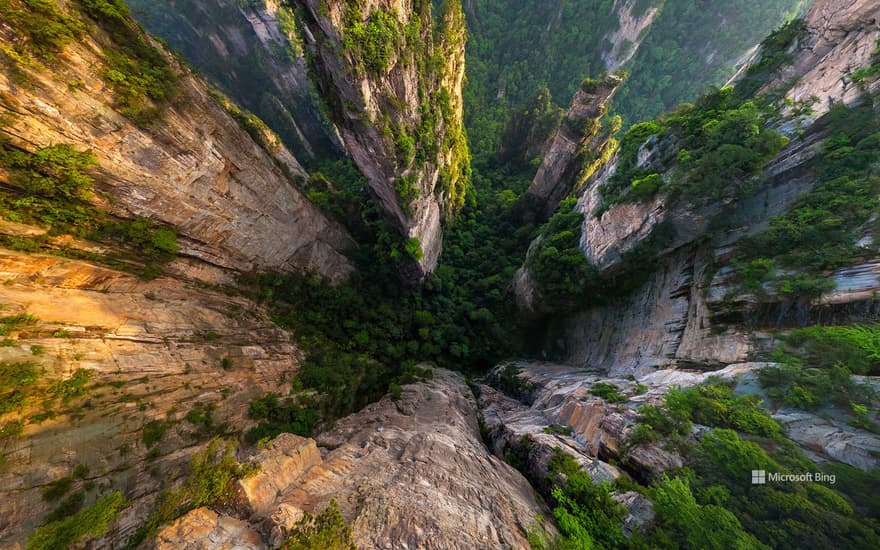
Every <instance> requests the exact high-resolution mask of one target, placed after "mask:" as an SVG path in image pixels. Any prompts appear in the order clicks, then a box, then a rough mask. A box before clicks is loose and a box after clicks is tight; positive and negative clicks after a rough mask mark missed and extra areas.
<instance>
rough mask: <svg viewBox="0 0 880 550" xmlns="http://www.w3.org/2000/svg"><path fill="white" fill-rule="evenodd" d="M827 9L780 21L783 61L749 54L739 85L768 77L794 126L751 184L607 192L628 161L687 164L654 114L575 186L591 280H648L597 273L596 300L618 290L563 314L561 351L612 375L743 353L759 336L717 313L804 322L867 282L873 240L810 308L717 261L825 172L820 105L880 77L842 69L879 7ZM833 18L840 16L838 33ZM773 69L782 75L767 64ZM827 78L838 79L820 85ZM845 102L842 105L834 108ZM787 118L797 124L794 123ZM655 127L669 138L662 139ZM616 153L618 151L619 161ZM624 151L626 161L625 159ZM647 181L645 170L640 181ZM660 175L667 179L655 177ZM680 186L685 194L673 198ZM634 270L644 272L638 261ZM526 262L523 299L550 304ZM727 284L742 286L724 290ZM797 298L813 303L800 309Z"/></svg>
mask: <svg viewBox="0 0 880 550" xmlns="http://www.w3.org/2000/svg"><path fill="white" fill-rule="evenodd" d="M828 13H832V10H830V8H829V7H828V6H826V5H825V3H822V2H820V3H817V5H816V6H815V7H814V8H813V10H812V11H811V12H810V13H809V15H808V16H807V18H806V21H807V27H806V29H807V30H806V31H805V32H804V33H803V34H800V33H795V35H791V33H790V32H789V34H788V35H786V36H788V40H783V41H782V43H778V44H776V47H777V48H779V49H781V50H782V51H783V52H784V51H794V52H795V53H794V54H793V57H792V58H791V61H790V62H788V63H778V62H776V68H775V69H774V68H773V67H772V66H771V65H770V64H769V63H763V62H759V63H756V64H755V65H753V66H754V67H755V69H753V70H752V71H751V73H750V74H749V76H744V80H743V81H742V83H741V86H742V87H743V88H745V89H749V88H755V87H756V83H757V82H761V86H763V89H764V90H771V89H772V90H773V91H774V93H775V94H777V97H779V96H782V97H783V99H781V100H778V101H779V102H780V104H782V106H783V109H784V111H783V116H784V117H785V118H784V119H782V120H775V121H774V122H773V124H774V125H775V127H778V128H780V129H781V130H782V131H785V132H787V133H790V134H791V140H790V141H789V142H788V144H787V146H785V147H784V148H782V149H781V150H780V151H779V153H778V154H777V155H775V157H774V158H773V159H770V160H769V161H767V162H766V164H765V165H764V166H763V167H762V168H761V169H760V170H759V171H758V172H757V174H756V177H757V178H758V179H759V181H760V184H759V185H758V186H757V187H749V188H748V189H747V190H746V191H744V192H743V193H745V194H739V195H738V194H736V191H735V190H734V189H733V188H734V187H735V186H736V185H737V184H736V183H735V180H734V179H731V180H730V181H731V183H730V184H728V187H727V189H726V190H725V191H722V195H721V196H717V197H712V198H709V197H708V196H706V195H700V194H699V193H700V192H699V191H697V190H695V189H690V190H689V191H673V192H669V191H662V190H661V191H659V192H657V191H656V190H655V189H650V190H649V191H648V194H645V195H642V194H641V193H635V192H633V193H632V194H630V195H629V198H624V199H613V198H612V199H611V200H609V196H611V197H614V196H615V195H613V192H612V191H610V189H612V188H613V186H614V185H620V184H619V183H616V181H619V178H618V180H615V174H616V172H623V171H624V170H627V172H626V173H627V174H630V173H634V174H636V175H635V176H632V179H633V180H634V181H636V182H637V183H639V184H641V182H644V181H647V180H646V179H645V178H654V177H656V176H651V174H657V173H659V174H660V175H661V177H662V180H663V181H673V179H671V178H681V177H682V175H681V173H674V172H673V169H674V168H675V161H674V160H670V159H674V158H675V155H678V154H679V153H678V151H677V149H678V148H680V147H682V145H681V144H677V143H675V141H674V139H675V138H674V137H673V138H671V139H670V138H669V137H668V136H669V134H658V133H655V132H657V129H658V127H657V126H651V125H644V126H641V127H636V128H634V129H633V130H632V131H631V132H630V133H629V134H628V136H627V137H625V138H624V144H623V146H622V149H621V152H620V153H619V154H618V155H615V156H614V158H613V159H612V160H611V161H610V162H609V163H608V164H607V165H606V166H605V167H604V168H603V169H602V170H600V171H599V172H598V173H597V174H596V175H595V176H594V177H593V178H592V179H591V180H590V181H589V182H588V183H587V185H586V186H585V187H584V189H583V191H582V192H581V193H580V195H579V199H578V201H577V205H576V206H575V208H574V209H575V211H577V212H579V213H581V215H582V216H583V217H582V220H583V222H582V223H581V224H578V225H579V227H578V228H577V229H578V230H579V232H580V238H579V242H578V246H579V248H580V249H581V251H582V254H583V255H584V257H585V258H586V260H587V263H588V264H589V265H591V266H593V268H592V269H595V270H596V272H597V274H598V276H599V277H600V279H603V278H604V279H606V280H610V279H609V278H612V277H613V278H615V279H616V280H617V281H618V283H617V284H618V285H619V284H620V282H621V279H623V280H625V279H626V273H627V272H629V273H630V274H631V275H635V276H636V280H637V281H641V280H644V281H646V283H645V284H644V285H641V284H639V285H638V286H637V287H636V288H634V289H633V290H634V291H633V292H632V293H630V294H629V295H628V296H625V297H623V298H621V299H620V300H616V299H614V298H613V292H612V293H611V294H610V295H608V296H606V297H603V296H602V294H603V293H605V294H608V293H609V291H610V290H611V288H610V287H609V285H608V284H606V283H599V286H597V287H595V288H594V291H593V292H594V295H593V301H594V302H595V301H598V302H601V301H603V299H606V298H607V300H610V301H612V302H613V303H611V304H609V305H607V306H600V307H597V308H588V309H586V310H584V311H583V312H582V313H579V314H578V315H577V316H576V318H575V319H574V320H572V321H571V322H567V323H564V326H565V327H567V328H565V329H563V332H564V333H565V334H567V337H566V341H567V351H566V354H567V357H568V358H569V360H571V361H575V362H577V363H579V364H589V365H592V366H596V367H602V368H611V369H613V370H614V372H616V373H621V374H625V373H627V372H630V371H639V370H640V369H641V368H642V367H654V366H662V365H667V364H676V363H684V364H688V363H697V364H726V363H732V362H738V361H744V360H746V358H747V357H748V356H749V354H750V353H751V352H753V351H757V350H761V349H763V347H762V344H760V339H759V340H755V338H754V337H750V336H749V333H750V332H751V331H753V330H754V329H755V328H757V327H752V328H751V329H750V330H745V331H744V330H743V328H744V327H738V324H737V323H735V322H734V323H731V322H729V321H725V320H724V319H729V320H731V321H732V320H735V319H738V320H740V321H748V322H749V323H757V325H758V326H759V327H760V326H762V324H764V323H773V322H777V323H778V322H780V321H783V320H786V319H787V321H785V322H796V317H797V316H798V315H800V316H801V318H802V319H801V321H800V322H805V321H806V319H811V318H818V316H819V315H820V313H819V311H825V310H827V311H831V310H834V309H835V307H834V306H833V304H846V303H849V302H859V301H861V300H863V299H864V297H865V296H866V295H868V294H870V293H871V292H872V289H873V288H875V287H876V281H874V280H873V279H872V278H871V277H870V276H864V273H865V272H866V270H868V272H869V271H870V266H871V265H873V264H872V262H873V261H874V259H875V258H873V256H871V254H870V251H865V254H866V257H865V258H864V259H865V260H866V261H865V262H864V263H861V264H860V265H853V266H844V265H842V266H839V267H840V269H839V270H838V271H834V270H833V269H832V270H828V271H826V272H825V273H824V277H827V278H828V280H829V281H831V282H832V283H831V286H832V287H833V288H834V290H832V291H830V292H828V293H827V294H825V295H824V296H823V297H822V298H821V299H818V300H815V301H813V306H812V307H811V306H810V305H809V303H810V300H808V301H807V304H806V305H805V304H804V302H803V301H802V300H801V301H800V302H798V300H797V299H796V298H797V292H796V291H795V296H792V295H791V294H790V293H788V294H787V293H786V291H785V290H784V289H783V290H779V289H780V288H781V287H778V286H777V287H776V290H775V291H774V290H772V289H771V288H770V286H769V285H765V288H764V292H762V293H760V294H757V295H756V294H754V293H748V292H746V293H743V289H742V287H741V286H738V283H737V277H736V273H734V272H732V271H731V269H730V267H725V266H729V264H730V263H731V261H732V260H734V259H735V255H736V251H737V249H736V243H737V240H740V239H743V237H745V236H749V235H757V234H760V233H761V232H762V231H764V230H765V229H766V228H767V227H768V223H769V221H770V220H771V219H772V218H774V217H776V216H780V215H783V214H785V213H786V212H787V211H788V210H789V209H790V208H791V207H792V206H793V205H795V204H796V201H797V200H798V198H799V197H801V196H804V195H805V194H806V193H808V192H810V191H811V190H812V189H814V188H815V187H816V186H817V185H818V184H819V179H820V175H821V174H823V173H824V171H827V170H826V169H825V168H823V166H824V164H823V163H824V161H823V159H825V158H826V156H827V151H828V145H826V144H825V141H824V140H825V139H826V138H827V137H828V132H829V127H831V128H838V126H837V125H835V123H834V122H833V120H829V119H828V118H827V117H826V118H819V117H820V115H821V114H823V113H825V112H827V111H828V105H830V104H832V103H834V102H839V101H845V100H847V99H850V100H854V99H855V98H858V97H862V98H865V97H868V96H864V95H862V94H857V93H856V92H855V91H854V90H864V89H865V86H867V87H868V88H872V87H876V85H877V84H876V82H875V81H871V80H869V81H866V82H863V83H862V84H861V85H858V84H855V83H853V84H847V82H852V76H851V75H852V73H854V72H855V69H856V68H858V67H864V66H870V65H871V63H872V61H871V52H872V51H873V50H874V47H875V46H874V44H875V42H876V40H877V37H878V30H877V28H876V27H875V26H873V24H871V23H870V22H871V21H873V20H875V18H876V16H877V8H876V6H873V5H869V4H857V5H852V6H849V7H848V9H846V10H842V9H840V10H836V11H833V13H834V14H835V15H834V17H831V18H830V19H829V18H828V16H827V14H828ZM866 23H867V24H866ZM828 29H836V32H830V31H829V30H828ZM843 29H845V30H843ZM780 36H781V35H780ZM769 45H770V43H768V45H766V46H765V52H764V55H765V57H764V58H763V59H771V60H776V59H778V57H774V56H776V55H777V54H776V53H774V52H769V51H766V50H767V48H769ZM789 48H792V49H793V50H791V49H789ZM817 52H818V53H817ZM786 59H788V58H786ZM835 61H836V62H835ZM771 69H772V71H771ZM818 73H821V74H822V77H821V79H820V82H816V81H815V80H810V79H807V78H806V76H805V75H812V76H810V78H811V79H812V78H813V77H814V76H815V75H816V74H818ZM777 74H778V75H780V76H778V77H777V76H775V75H777ZM835 75H836V76H835ZM763 82H770V84H767V85H764V84H763ZM774 82H775V84H774ZM785 82H787V83H789V84H788V88H790V89H785V88H783V90H784V91H783V92H780V91H779V88H780V86H781V85H782V83H785ZM822 82H835V83H842V84H839V85H838V84H835V85H834V86H830V87H829V86H826V85H824V84H822ZM792 84H793V86H792ZM860 86H861V88H860ZM793 90H797V91H793ZM805 90H809V93H810V95H815V96H816V99H815V100H814V101H812V102H810V103H811V105H812V107H811V108H810V109H809V111H805V108H804V107H801V109H800V111H797V110H796V109H795V108H792V107H790V106H788V105H786V103H791V102H786V101H785V100H784V98H789V97H791V98H797V99H801V98H802V95H803V94H804V93H805ZM862 93H864V92H862ZM793 94H797V95H793ZM819 94H822V95H819ZM862 101H871V100H870V99H862ZM868 111H869V112H870V109H868ZM805 112H809V113H812V114H804V113H805ZM843 114H844V113H843V111H841V116H842V115H843ZM854 116H858V115H854ZM816 119H818V121H816ZM795 128H797V129H798V130H797V133H796V134H795V133H794V130H795ZM840 130H841V129H840V128H838V129H837V130H834V131H840ZM844 130H845V128H844ZM661 135H666V136H667V137H665V138H664V137H660V138H659V139H658V136H661ZM627 141H628V142H629V143H627ZM622 157H626V160H625V161H622V160H621V158H622ZM623 162H626V163H629V164H626V165H622V163H623ZM622 166H624V167H622ZM634 169H635V170H636V171H635V172H634V171H633V170H634ZM728 170H731V167H728ZM823 170H824V171H823ZM685 177H686V176H685ZM639 178H642V179H639ZM657 181H658V182H660V181H661V180H657ZM713 181H714V180H713ZM626 183H627V184H629V183H630V182H626ZM652 185H653V184H651V183H650V182H648V183H647V184H646V187H651V186H652ZM659 185H660V186H661V188H662V186H663V185H664V184H663V183H660V184H659ZM634 188H635V186H634V185H633V189H634ZM666 189H668V187H667V188H666ZM652 191H653V193H651V192H652ZM614 192H617V191H614ZM626 192H628V191H626ZM841 192H847V191H841ZM683 193H693V195H691V196H685V197H683V198H682V194H683ZM568 207H569V208H570V207H571V205H569V206H568ZM722 219H723V220H724V221H725V222H726V223H727V224H728V225H727V227H723V226H721V228H722V231H721V232H719V233H718V234H717V235H715V236H714V238H713V239H711V240H710V241H709V242H708V243H705V244H703V243H699V240H700V239H701V238H703V236H705V235H707V233H708V232H709V230H710V228H716V227H719V222H720V221H721V220H722ZM716 231H718V230H716ZM864 231H865V232H867V233H862V232H857V233H858V234H857V236H856V237H855V238H856V240H858V239H861V238H862V237H863V236H864V235H865V234H869V233H870V232H869V230H868V229H867V228H865V229H864ZM658 239H659V240H658ZM533 248H535V250H533V253H532V255H533V256H537V255H539V254H540V250H539V249H540V246H538V247H533ZM658 253H662V254H663V256H662V258H663V259H662V260H660V261H659V263H657V261H656V260H655V258H656V257H657V254H658ZM738 261H742V260H738ZM652 266H656V269H654V268H653V267H652ZM780 268H781V266H780ZM786 269H789V268H787V267H786ZM640 270H641V275H639V274H638V273H637V272H639V271H640ZM789 273H791V272H789ZM533 275H534V273H531V274H530V273H528V270H526V271H523V272H521V273H520V275H519V277H518V283H519V284H518V292H519V297H520V303H521V304H523V305H524V306H525V307H526V308H528V307H530V306H529V304H531V305H532V306H535V307H538V308H540V307H546V306H547V304H544V306H539V305H537V304H539V303H540V299H538V300H535V294H534V292H535V288H534V285H533V284H531V282H533V281H532V279H533ZM641 277H644V279H641ZM789 292H790V291H789ZM597 293H598V294H597ZM731 293H734V294H740V295H739V297H737V298H732V297H731ZM793 298H795V300H794V302H795V303H800V304H801V305H800V306H799V307H796V308H792V307H791V306H792V305H794V304H793V303H792V299H793ZM771 304H776V305H771ZM786 304H789V305H786ZM575 307H576V306H575ZM804 307H806V310H807V311H811V312H810V313H805V312H804ZM779 308H782V309H781V310H780V309H779ZM837 309H840V308H837ZM735 311H739V312H740V313H735ZM743 311H747V312H750V313H745V314H744V313H743ZM775 315H780V317H778V318H777V317H775ZM756 316H757V317H756ZM713 318H714V319H715V320H713ZM713 324H715V325H718V326H717V328H713ZM728 325H729V326H728ZM765 326H766V325H765Z"/></svg>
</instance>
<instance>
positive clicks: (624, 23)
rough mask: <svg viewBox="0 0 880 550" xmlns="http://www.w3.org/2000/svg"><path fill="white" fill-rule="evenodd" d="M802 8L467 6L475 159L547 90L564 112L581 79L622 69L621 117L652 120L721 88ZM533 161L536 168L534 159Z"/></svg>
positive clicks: (798, 0)
mask: <svg viewBox="0 0 880 550" xmlns="http://www.w3.org/2000/svg"><path fill="white" fill-rule="evenodd" d="M804 4H805V2H804V1H802V0H774V1H772V2H761V3H755V2H748V1H746V0H737V1H734V2H731V1H727V0H712V1H709V2H702V3H700V4H695V3H694V2H690V1H687V0H646V1H641V0H614V1H613V2H611V1H601V0H567V1H564V2H555V3H548V2H541V1H539V0H515V1H508V2H495V1H490V0H475V1H472V2H468V3H467V4H466V13H467V17H468V28H469V30H470V31H471V35H472V36H471V39H470V41H469V42H468V44H469V45H468V80H467V84H466V87H465V98H466V102H467V109H466V111H467V112H466V124H467V128H468V133H469V135H470V137H471V140H472V142H473V143H474V144H475V147H474V148H475V150H478V151H481V152H487V153H489V152H494V151H496V150H497V149H498V148H499V142H500V140H501V137H502V135H503V132H504V130H505V128H506V127H507V122H508V118H509V116H510V113H511V111H514V110H516V109H519V108H520V106H521V105H523V104H525V103H527V102H528V101H530V100H531V98H533V97H534V96H535V95H536V94H538V93H541V91H542V90H543V88H544V87H546V88H547V89H548V90H549V93H550V96H551V97H552V98H553V100H554V101H555V102H556V104H557V105H559V106H565V104H566V102H568V100H569V98H571V97H572V96H573V95H574V93H575V92H576V90H577V86H578V84H579V83H580V80H581V79H582V78H584V77H592V78H598V77H599V76H600V75H601V74H602V73H603V72H604V71H608V72H616V71H618V70H619V69H621V68H622V69H624V70H626V71H627V72H629V75H630V76H629V79H628V80H627V81H626V82H624V84H623V85H622V87H621V89H620V93H619V94H618V97H617V100H616V102H615V103H616V107H615V112H617V113H619V114H620V115H621V116H622V117H623V119H624V122H625V123H626V124H629V123H634V122H639V121H641V120H645V119H650V118H653V117H655V116H657V115H659V114H660V113H662V112H664V111H666V110H669V109H672V108H673V107H675V106H676V105H677V104H678V103H680V102H683V101H690V100H692V99H693V98H695V97H697V96H699V95H700V94H701V93H703V92H704V91H705V89H706V88H707V87H708V86H710V85H720V84H722V83H723V82H724V81H725V80H727V79H728V78H729V77H730V75H731V74H733V72H734V71H735V70H736V67H739V66H740V65H742V63H743V62H744V61H745V58H746V57H747V53H748V51H747V50H748V48H749V45H750V44H754V43H757V42H758V41H760V40H761V39H762V38H763V37H764V36H766V34H767V33H769V32H770V31H771V30H772V29H773V28H774V27H775V26H776V25H778V24H780V23H782V22H783V21H785V20H786V19H787V18H789V17H790V16H792V15H794V14H795V13H796V12H797V11H798V10H799V9H800V8H802V7H803V6H804ZM529 160H530V159H529Z"/></svg>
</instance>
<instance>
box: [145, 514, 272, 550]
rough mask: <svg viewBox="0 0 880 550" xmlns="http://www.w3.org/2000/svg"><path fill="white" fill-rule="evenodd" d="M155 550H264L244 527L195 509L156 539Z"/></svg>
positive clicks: (253, 534) (258, 538)
mask: <svg viewBox="0 0 880 550" xmlns="http://www.w3.org/2000/svg"><path fill="white" fill-rule="evenodd" d="M153 548H154V549H155V550H265V549H266V548H267V547H266V545H265V544H263V542H262V541H261V540H260V535H259V533H257V532H256V531H254V530H253V529H252V528H251V527H250V526H249V525H248V524H247V523H245V522H243V521H241V520H237V519H235V518H231V517H229V516H224V515H218V514H217V513H216V512H214V511H212V510H210V509H208V508H196V509H195V510H193V511H191V512H189V513H187V514H186V515H185V516H183V517H181V518H180V519H178V520H175V521H174V522H173V523H172V524H171V525H169V526H168V527H165V528H164V529H162V530H161V531H160V532H159V534H158V535H156V541H155V544H154V545H153Z"/></svg>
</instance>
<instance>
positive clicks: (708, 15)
mask: <svg viewBox="0 0 880 550" xmlns="http://www.w3.org/2000/svg"><path fill="white" fill-rule="evenodd" d="M656 4H657V3H655V5H656ZM806 4H807V3H806V2H803V1H801V0H770V1H765V2H760V3H755V2H750V1H749V0H707V1H704V2H699V3H695V2H689V1H687V0H673V1H670V0H667V1H666V2H664V3H663V5H662V9H661V11H660V14H659V15H658V16H657V19H656V20H655V21H654V23H653V24H652V25H651V30H650V32H649V33H648V35H647V36H646V37H645V39H644V41H643V43H642V45H641V47H640V48H639V50H638V52H637V53H636V56H635V58H634V60H633V62H632V63H631V64H629V65H628V67H627V69H628V71H629V73H630V75H631V76H630V77H629V79H628V80H627V82H625V83H624V85H623V86H622V87H621V89H620V91H619V92H618V93H617V95H616V97H615V103H616V104H617V110H618V112H620V113H621V114H622V115H623V117H624V119H626V121H627V122H639V121H643V120H650V119H652V118H654V117H656V116H658V115H660V114H661V113H664V112H666V111H669V110H671V109H673V108H674V107H675V106H676V105H678V104H679V103H682V102H684V101H691V100H692V99H693V98H694V97H695V96H697V95H699V94H700V93H703V91H704V90H706V89H707V88H709V87H710V86H720V85H722V84H723V83H724V82H725V81H727V80H728V79H729V78H730V76H731V75H732V73H733V68H732V67H733V66H734V63H735V61H736V60H737V59H738V58H739V57H741V56H742V55H743V54H744V53H746V51H747V50H748V49H749V48H750V47H751V46H752V45H753V44H756V43H758V42H759V41H761V40H762V39H763V38H764V37H765V36H767V34H768V33H770V31H771V30H773V28H774V27H776V26H777V25H780V24H781V23H783V22H784V21H786V20H788V19H791V18H792V17H793V16H795V15H796V14H797V13H798V11H799V10H800V9H801V8H803V7H804V6H805V5H806Z"/></svg>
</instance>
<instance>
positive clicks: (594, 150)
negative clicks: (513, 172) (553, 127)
mask: <svg viewBox="0 0 880 550" xmlns="http://www.w3.org/2000/svg"><path fill="white" fill-rule="evenodd" d="M622 82H623V79H622V78H619V77H617V76H608V77H604V78H602V79H600V80H599V81H595V82H594V81H591V80H590V81H585V82H584V84H582V85H581V87H580V89H578V91H577V92H576V93H575V96H574V99H573V100H572V102H571V107H570V108H569V110H568V112H567V113H566V115H565V117H564V118H563V119H562V124H561V125H560V127H559V130H557V132H556V135H555V136H554V137H553V139H552V141H551V142H550V146H549V147H548V148H547V151H546V152H545V153H544V156H543V160H542V162H541V166H540V167H539V168H538V173H537V174H536V175H535V178H534V180H533V181H532V184H531V185H530V186H529V188H528V190H527V191H526V195H527V197H528V198H529V199H530V200H531V201H532V202H534V203H535V204H536V205H538V207H539V208H540V209H541V210H542V211H543V215H544V216H549V215H550V214H552V213H553V212H554V211H555V210H556V207H557V206H558V205H559V202H560V201H561V200H562V199H563V198H565V197H566V196H568V195H569V194H571V193H572V192H573V191H575V190H576V189H578V188H579V187H580V185H582V184H583V183H584V182H585V181H586V180H587V179H588V178H589V177H590V176H591V175H592V172H593V171H595V170H596V169H597V168H598V167H599V166H601V165H602V163H603V162H604V161H605V160H606V159H607V156H608V155H609V154H610V153H611V152H612V151H613V150H614V149H615V147H616V142H615V141H614V138H613V137H612V136H613V135H614V133H615V132H616V129H614V128H603V127H602V122H601V119H602V117H603V116H605V114H606V113H607V111H608V106H609V104H610V102H611V100H612V98H613V97H614V93H615V92H616V91H617V89H618V87H619V86H620V84H621V83H622Z"/></svg>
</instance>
